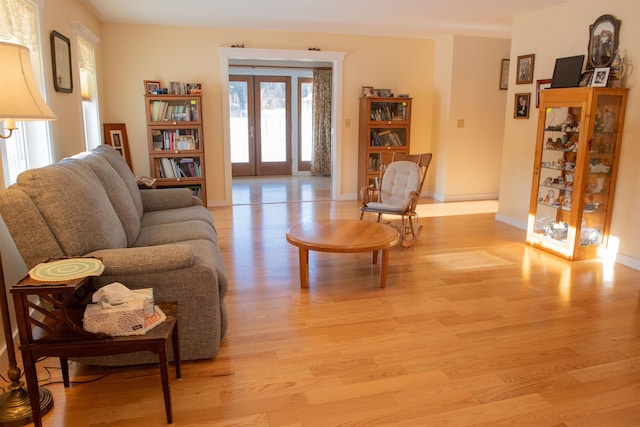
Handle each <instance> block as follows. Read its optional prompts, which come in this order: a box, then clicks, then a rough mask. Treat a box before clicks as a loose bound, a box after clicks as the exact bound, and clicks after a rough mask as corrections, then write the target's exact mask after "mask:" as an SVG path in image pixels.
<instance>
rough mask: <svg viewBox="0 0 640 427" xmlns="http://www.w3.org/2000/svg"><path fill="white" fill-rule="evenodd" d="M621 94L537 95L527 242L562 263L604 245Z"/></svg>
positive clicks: (582, 90)
mask: <svg viewBox="0 0 640 427" xmlns="http://www.w3.org/2000/svg"><path fill="white" fill-rule="evenodd" d="M626 100H627V89H613V88H599V87H579V88H567V89H545V90H543V91H541V100H540V111H539V115H538V134H537V141H536V151H535V160H534V167H533V183H532V189H531V203H530V208H529V220H528V225H527V243H529V244H530V245H533V246H535V247H538V248H541V249H544V250H546V251H549V252H552V253H554V254H557V255H559V256H562V257H564V258H566V259H569V260H582V259H590V258H597V257H598V256H599V250H600V249H604V248H606V247H607V244H608V239H609V227H610V223H611V211H612V208H613V195H614V192H615V184H616V174H617V171H618V160H619V158H620V141H621V139H622V130H623V125H624V114H625V107H626Z"/></svg>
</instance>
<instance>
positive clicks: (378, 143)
mask: <svg viewBox="0 0 640 427" xmlns="http://www.w3.org/2000/svg"><path fill="white" fill-rule="evenodd" d="M410 133H411V98H391V97H375V96H365V97H362V98H360V123H359V138H358V140H359V148H358V189H360V188H362V187H365V186H371V185H372V186H375V187H377V186H378V184H379V183H378V182H377V180H378V179H379V176H380V164H381V159H382V157H381V156H384V155H387V154H389V155H390V154H392V153H403V154H408V153H409V148H410V138H409V137H410Z"/></svg>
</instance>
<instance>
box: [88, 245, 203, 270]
mask: <svg viewBox="0 0 640 427" xmlns="http://www.w3.org/2000/svg"><path fill="white" fill-rule="evenodd" d="M86 256H94V257H97V258H100V259H101V260H102V263H103V264H104V275H105V276H125V275H131V274H150V273H158V272H163V271H164V272H166V271H172V270H178V269H181V268H188V267H190V266H191V265H192V264H193V258H194V256H193V250H192V248H191V246H190V245H187V244H169V245H158V246H144V247H139V248H117V249H100V250H97V251H93V252H90V253H88V254H86Z"/></svg>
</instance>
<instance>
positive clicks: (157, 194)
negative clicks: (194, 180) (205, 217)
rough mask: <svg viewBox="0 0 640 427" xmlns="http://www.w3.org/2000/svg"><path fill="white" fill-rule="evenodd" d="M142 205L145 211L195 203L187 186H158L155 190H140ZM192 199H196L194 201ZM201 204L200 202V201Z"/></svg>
mask: <svg viewBox="0 0 640 427" xmlns="http://www.w3.org/2000/svg"><path fill="white" fill-rule="evenodd" d="M140 195H141V197H142V206H143V210H144V211H145V212H150V211H159V210H164V209H177V208H184V207H188V206H194V205H197V200H200V199H198V198H197V197H194V196H193V194H192V193H191V190H189V189H188V188H158V189H155V190H140ZM194 199H196V200H195V201H194ZM200 205H202V203H200Z"/></svg>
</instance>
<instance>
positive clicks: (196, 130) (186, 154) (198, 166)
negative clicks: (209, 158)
mask: <svg viewBox="0 0 640 427" xmlns="http://www.w3.org/2000/svg"><path fill="white" fill-rule="evenodd" d="M145 109H146V115H147V118H146V120H147V140H148V144H149V170H150V173H151V176H152V177H153V178H156V187H158V188H162V187H185V188H189V189H191V190H192V192H193V194H194V195H195V196H197V197H199V198H200V199H201V200H202V203H203V204H204V205H205V206H207V192H206V175H205V167H204V163H205V162H204V136H203V132H202V95H200V94H192V95H145Z"/></svg>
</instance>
